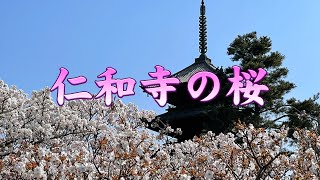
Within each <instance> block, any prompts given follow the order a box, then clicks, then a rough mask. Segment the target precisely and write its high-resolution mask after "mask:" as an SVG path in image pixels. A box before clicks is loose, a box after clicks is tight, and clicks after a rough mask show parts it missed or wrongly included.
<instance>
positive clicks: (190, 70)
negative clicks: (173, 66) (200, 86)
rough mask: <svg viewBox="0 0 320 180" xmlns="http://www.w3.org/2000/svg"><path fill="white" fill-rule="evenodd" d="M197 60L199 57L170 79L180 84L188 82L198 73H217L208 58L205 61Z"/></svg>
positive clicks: (216, 69)
mask: <svg viewBox="0 0 320 180" xmlns="http://www.w3.org/2000/svg"><path fill="white" fill-rule="evenodd" d="M199 59H200V57H199V58H197V59H196V61H195V62H194V63H193V64H191V65H190V66H188V67H186V68H184V69H182V70H181V71H179V72H177V73H175V74H173V75H172V77H175V78H178V79H179V80H180V83H185V82H188V80H189V79H190V78H191V77H192V76H193V75H195V74H196V73H198V72H202V71H207V72H213V73H215V72H217V71H218V68H217V67H215V66H214V65H213V64H211V60H210V59H208V58H206V59H205V60H199Z"/></svg>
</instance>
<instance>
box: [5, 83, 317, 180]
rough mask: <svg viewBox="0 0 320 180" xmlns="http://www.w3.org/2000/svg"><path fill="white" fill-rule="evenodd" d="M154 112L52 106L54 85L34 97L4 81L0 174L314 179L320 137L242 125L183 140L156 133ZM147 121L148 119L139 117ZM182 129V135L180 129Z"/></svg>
mask: <svg viewBox="0 0 320 180" xmlns="http://www.w3.org/2000/svg"><path fill="white" fill-rule="evenodd" d="M154 118H155V113H154V112H152V111H144V110H139V109H138V108H137V107H136V106H135V105H133V104H124V103H122V102H121V101H120V100H116V101H115V102H114V103H112V105H111V106H109V107H107V106H105V104H104V102H103V100H100V99H96V100H75V101H69V102H66V103H65V104H64V106H57V105H55V103H54V101H53V100H52V98H51V95H50V90H49V89H48V88H45V89H43V90H40V91H35V92H33V93H32V95H31V96H30V97H29V96H28V95H27V94H25V93H24V92H23V91H21V90H18V89H17V88H16V87H9V86H8V85H6V84H5V83H4V82H3V81H0V178H1V179H292V178H293V179H317V178H319V177H320V161H319V154H320V137H319V136H318V135H317V134H316V133H315V132H313V131H308V130H303V129H302V130H298V131H296V132H295V133H294V134H293V136H294V138H295V140H294V141H292V140H291V139H290V138H288V136H287V134H288V128H286V127H283V128H280V129H263V128H255V127H253V126H252V125H245V124H242V123H240V122H239V123H238V124H237V125H236V128H235V129H234V132H232V133H231V132H230V133H228V134H219V135H215V134H213V133H211V132H208V133H207V134H204V135H202V136H200V137H194V138H193V139H192V140H188V141H185V142H181V143H174V142H172V141H170V140H168V138H167V136H165V135H166V134H169V133H170V134H172V133H181V130H180V129H177V130H174V129H172V128H170V127H165V128H164V129H163V130H162V131H161V133H158V134H157V133H152V132H151V131H150V130H148V129H147V128H146V125H145V124H144V120H145V119H147V120H149V121H151V120H152V119H154ZM142 119H143V120H142ZM182 133H183V132H182Z"/></svg>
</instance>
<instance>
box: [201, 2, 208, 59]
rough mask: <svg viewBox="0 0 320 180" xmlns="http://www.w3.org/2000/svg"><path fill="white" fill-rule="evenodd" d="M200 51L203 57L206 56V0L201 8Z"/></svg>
mask: <svg viewBox="0 0 320 180" xmlns="http://www.w3.org/2000/svg"><path fill="white" fill-rule="evenodd" d="M199 50H200V53H201V55H205V54H206V52H207V18H206V6H205V5H204V0H202V2H201V6H200V17H199Z"/></svg>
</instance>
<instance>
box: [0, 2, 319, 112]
mask: <svg viewBox="0 0 320 180" xmlns="http://www.w3.org/2000/svg"><path fill="white" fill-rule="evenodd" d="M199 6H200V0H192V1H191V0H189V1H186V0H174V1H172V0H162V1H150V0H140V1H129V0H127V1H119V0H96V1H84V0H68V1H66V0H51V1H43V0H27V1H16V0H7V1H1V2H0V79H3V80H4V81H5V82H6V83H8V84H10V85H16V86H17V87H18V88H20V89H23V90H24V91H25V92H27V93H29V94H30V93H31V92H32V90H39V89H42V88H43V87H46V86H48V87H51V86H52V84H53V83H54V81H55V80H56V78H57V76H58V73H59V68H60V67H65V68H67V69H68V70H69V73H70V74H69V76H68V77H75V76H79V75H83V76H85V77H87V78H88V82H87V83H86V84H85V85H81V86H79V87H77V88H71V87H70V86H68V87H67V92H69V93H70V92H74V91H75V90H87V91H89V92H92V93H97V92H98V91H99V88H98V87H96V86H95V84H94V80H97V77H96V76H97V75H99V74H100V73H102V72H103V71H104V70H105V68H106V67H113V68H116V69H117V70H118V74H117V75H116V78H125V77H132V78H135V79H136V80H137V81H139V80H144V79H148V78H149V76H148V74H147V73H148V72H150V71H153V70H154V66H155V65H162V66H164V67H165V68H167V69H169V70H171V72H173V73H174V72H177V71H178V70H181V69H182V68H184V67H186V66H188V65H190V64H191V63H193V62H194V58H196V57H198V55H199V52H198V16H199ZM206 8H207V19H208V53H207V54H208V56H209V57H210V58H211V59H212V60H213V63H214V64H215V65H216V66H224V67H225V66H231V65H233V62H231V60H230V57H229V56H228V55H227V54H226V50H227V47H228V45H229V44H230V43H231V42H232V41H233V39H234V38H235V37H236V36H237V35H241V34H244V33H249V32H252V31H257V32H258V35H259V36H260V35H267V36H269V37H271V39H272V41H273V50H278V51H280V52H281V53H282V54H284V55H285V56H286V60H285V62H284V66H286V67H288V68H289V70H290V72H289V76H288V80H290V81H292V82H294V83H296V85H297V88H295V89H294V90H293V91H292V92H291V93H290V94H289V95H288V96H287V97H296V98H298V99H305V98H308V97H310V96H312V95H313V94H315V93H316V92H319V91H320V81H319V80H318V78H319V77H320V76H319V70H318V67H319V65H320V20H319V18H320V11H319V8H320V1H319V0H308V1H297V0H281V1H278V0H268V1H267V0H264V1H257V0H246V1H239V0H232V1H231V0H223V1H212V0H210V1H209V0H206ZM135 91H136V95H135V96H132V97H126V98H123V101H124V102H133V103H135V104H137V105H138V106H139V108H143V109H152V110H155V111H156V112H158V113H162V112H164V110H165V109H164V108H160V107H158V105H157V103H156V102H155V101H154V100H153V99H152V98H151V97H147V96H146V95H145V94H143V93H142V92H141V90H140V88H138V87H136V89H135ZM55 93H56V92H54V94H53V95H54V96H55V95H56V94H55Z"/></svg>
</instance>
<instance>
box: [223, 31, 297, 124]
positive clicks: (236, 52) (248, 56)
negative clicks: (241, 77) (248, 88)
mask: <svg viewBox="0 0 320 180" xmlns="http://www.w3.org/2000/svg"><path fill="white" fill-rule="evenodd" d="M227 53H228V55H231V59H232V61H236V62H239V65H240V67H241V69H242V71H247V70H248V69H253V70H257V69H258V68H263V69H265V70H266V71H267V72H268V75H267V76H266V77H265V78H264V79H263V80H262V81H261V82H260V83H261V84H264V85H267V86H268V87H269V91H268V92H267V93H262V94H260V97H262V98H263V100H264V106H262V107H261V106H259V105H258V104H256V103H255V104H249V105H247V106H244V107H239V111H238V112H237V113H238V114H239V117H240V116H241V117H245V118H244V119H240V120H241V121H244V122H246V123H252V124H253V125H254V126H256V127H261V126H269V127H270V126H273V125H274V121H272V118H274V117H275V116H274V115H276V114H279V113H283V112H284V111H285V110H284V108H281V107H282V106H284V105H285V101H284V95H285V94H287V93H288V92H289V91H290V90H291V89H293V88H294V87H295V85H294V84H293V83H291V82H289V81H286V80H285V79H284V78H285V77H286V76H287V74H288V69H287V68H285V67H283V66H282V63H283V60H284V59H285V57H284V55H282V54H281V53H280V52H278V51H272V42H271V39H270V38H269V37H267V36H262V37H257V33H256V32H251V33H248V34H245V35H242V36H240V35H239V36H238V37H237V38H236V39H235V40H234V41H233V42H232V43H231V44H230V46H229V48H228V51H227ZM226 72H227V75H229V76H230V75H231V73H232V71H231V68H227V69H226Z"/></svg>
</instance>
